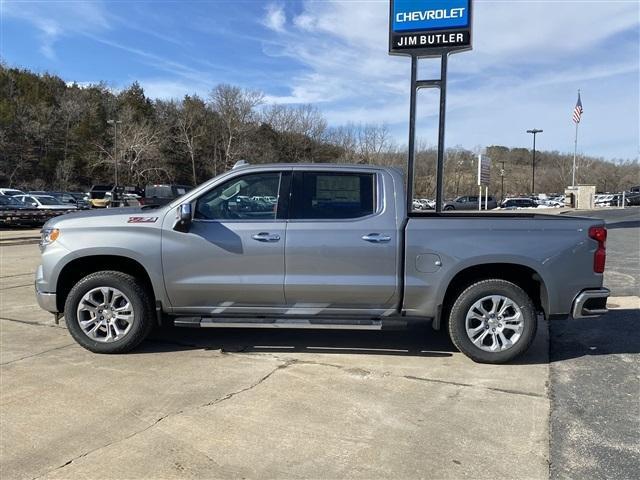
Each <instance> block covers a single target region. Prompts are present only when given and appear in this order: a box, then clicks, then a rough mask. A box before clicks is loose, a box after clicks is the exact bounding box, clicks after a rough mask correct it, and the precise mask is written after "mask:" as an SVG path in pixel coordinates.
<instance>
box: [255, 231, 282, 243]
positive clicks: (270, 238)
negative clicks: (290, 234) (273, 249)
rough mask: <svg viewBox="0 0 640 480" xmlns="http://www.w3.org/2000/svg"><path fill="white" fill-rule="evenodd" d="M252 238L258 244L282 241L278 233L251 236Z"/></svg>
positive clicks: (262, 233)
mask: <svg viewBox="0 0 640 480" xmlns="http://www.w3.org/2000/svg"><path fill="white" fill-rule="evenodd" d="M251 238H253V239H254V240H257V241H258V242H277V241H279V240H280V235H278V234H277V233H269V232H260V233H256V234H255V235H251Z"/></svg>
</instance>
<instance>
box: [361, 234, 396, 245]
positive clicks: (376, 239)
mask: <svg viewBox="0 0 640 480" xmlns="http://www.w3.org/2000/svg"><path fill="white" fill-rule="evenodd" d="M362 239H363V240H364V241H366V242H371V243H387V242H390V241H391V237H390V236H389V235H382V234H380V233H370V234H368V235H363V236H362Z"/></svg>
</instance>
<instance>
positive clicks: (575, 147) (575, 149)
mask: <svg viewBox="0 0 640 480" xmlns="http://www.w3.org/2000/svg"><path fill="white" fill-rule="evenodd" d="M578 125H580V122H576V137H575V140H574V141H573V170H572V172H571V186H572V187H575V186H576V154H577V152H578Z"/></svg>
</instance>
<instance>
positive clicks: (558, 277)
mask: <svg viewBox="0 0 640 480" xmlns="http://www.w3.org/2000/svg"><path fill="white" fill-rule="evenodd" d="M403 185H404V179H403V177H402V174H401V173H400V172H399V171H397V170H395V169H393V168H384V167H374V166H369V165H366V166H364V165H362V166H347V165H319V164H281V165H261V166H256V167H251V166H245V167H243V168H239V169H234V170H231V171H229V172H227V173H225V174H223V175H220V176H218V177H216V178H214V179H212V180H210V181H208V182H206V183H204V184H203V185H200V186H199V187H197V188H195V189H194V190H192V191H190V192H189V193H187V194H185V195H184V196H183V197H181V198H179V199H176V200H174V201H172V202H169V203H168V204H167V205H164V206H161V207H157V208H140V209H133V208H132V209H119V210H115V211H110V212H104V211H95V210H93V211H86V212H79V213H77V214H76V215H68V216H63V217H61V218H56V219H52V220H50V221H49V222H47V224H46V225H45V227H44V229H43V232H42V241H41V249H42V264H41V265H40V266H39V267H38V269H37V272H36V295H37V299H38V302H39V304H40V306H41V307H42V308H44V309H45V310H48V311H50V312H54V313H57V314H62V313H64V316H65V322H66V325H67V327H68V329H69V332H70V333H71V335H72V336H73V338H74V339H75V340H76V341H77V342H78V343H79V344H80V345H82V346H83V347H84V348H86V349H88V350H91V351H93V352H100V353H121V352H126V351H129V350H131V349H133V348H134V347H136V346H137V345H138V344H139V343H140V342H141V341H142V340H143V339H144V338H145V337H146V336H147V335H148V334H149V332H150V331H151V329H152V327H153V324H154V323H155V322H172V323H173V324H174V325H176V326H191V327H193V326H200V327H230V326H239V327H249V326H260V327H279V328H282V327H289V328H292V327H293V328H295V327H299V328H351V329H359V330H362V329H366V330H380V329H382V328H387V327H390V326H394V327H399V326H403V325H406V324H407V322H408V321H409V320H410V321H411V322H412V323H413V322H431V324H432V325H433V327H434V328H435V329H440V328H442V327H444V326H446V328H447V330H448V332H449V335H450V337H451V339H452V340H453V343H454V344H455V345H456V346H457V347H458V349H460V350H461V351H462V352H463V353H465V354H466V355H468V356H469V357H471V358H472V359H474V360H475V361H479V362H488V363H502V362H506V361H509V360H511V359H513V358H515V357H516V356H518V355H520V354H522V353H523V352H525V351H526V350H527V349H528V348H529V346H530V345H531V343H532V341H533V339H534V337H535V333H536V328H537V324H538V318H537V316H538V313H540V314H544V315H545V316H546V317H547V318H555V317H557V316H566V315H568V314H572V315H573V317H574V318H584V317H592V316H597V315H600V314H603V313H605V312H606V311H607V309H606V301H607V297H608V295H609V291H608V290H607V289H606V288H603V287H602V282H603V271H604V262H605V240H606V229H605V227H604V222H603V221H602V220H593V219H587V218H578V217H568V216H558V215H539V214H534V213H511V214H508V215H496V214H493V213H484V214H478V215H471V216H466V217H462V216H459V215H448V214H446V213H445V214H443V215H440V216H431V215H429V214H427V213H415V212H411V213H409V214H408V213H407V211H406V203H405V202H406V200H405V199H406V193H405V191H404V186H403ZM256 195H259V196H264V195H269V196H273V197H276V198H278V199H279V201H278V202H277V203H276V208H275V209H270V210H262V209H259V208H256V209H254V208H248V209H244V208H237V206H238V203H241V202H238V199H239V198H241V197H246V198H249V199H251V197H253V196H256ZM249 205H250V206H251V205H255V204H249ZM505 232H508V235H507V234H505Z"/></svg>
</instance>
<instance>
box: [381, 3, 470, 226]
mask: <svg viewBox="0 0 640 480" xmlns="http://www.w3.org/2000/svg"><path fill="white" fill-rule="evenodd" d="M472 4H473V0H446V1H442V2H434V1H433V0H390V2H389V54H390V55H405V56H410V57H411V97H410V104H409V145H408V148H409V152H408V156H407V157H408V158H407V213H408V214H411V212H412V210H413V196H414V194H415V192H414V179H415V136H416V96H417V91H418V89H420V88H434V87H435V88H439V89H440V108H439V121H438V155H437V163H436V205H435V211H436V213H438V214H439V213H441V212H442V202H443V200H444V180H443V179H444V155H445V148H444V147H445V144H444V133H445V112H446V106H447V64H448V58H449V57H448V55H449V54H450V53H457V52H463V51H465V50H471V30H472V28H471V26H472V21H471V18H472V12H471V10H472ZM437 57H440V78H439V79H433V80H418V79H417V73H418V59H419V58H437Z"/></svg>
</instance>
